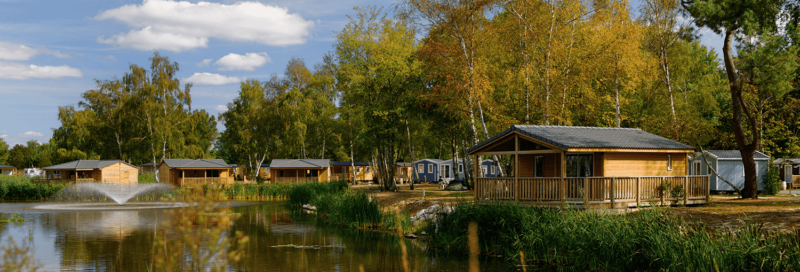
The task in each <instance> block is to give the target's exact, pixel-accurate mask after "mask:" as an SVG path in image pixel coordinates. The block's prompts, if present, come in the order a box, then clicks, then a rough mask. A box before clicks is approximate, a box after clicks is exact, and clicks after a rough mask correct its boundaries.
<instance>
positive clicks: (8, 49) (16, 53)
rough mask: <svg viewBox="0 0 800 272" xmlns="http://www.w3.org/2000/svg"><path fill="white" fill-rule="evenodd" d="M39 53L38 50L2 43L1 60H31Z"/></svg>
mask: <svg viewBox="0 0 800 272" xmlns="http://www.w3.org/2000/svg"><path fill="white" fill-rule="evenodd" d="M38 53H39V52H36V49H33V48H30V47H27V46H24V45H21V44H13V43H7V42H0V59H3V60H29V59H31V57H33V56H35V55H36V54H38Z"/></svg>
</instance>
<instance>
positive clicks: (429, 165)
mask: <svg viewBox="0 0 800 272" xmlns="http://www.w3.org/2000/svg"><path fill="white" fill-rule="evenodd" d="M428 173H429V174H430V173H433V164H428Z"/></svg>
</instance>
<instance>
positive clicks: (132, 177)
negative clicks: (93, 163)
mask: <svg viewBox="0 0 800 272" xmlns="http://www.w3.org/2000/svg"><path fill="white" fill-rule="evenodd" d="M100 170H101V175H102V176H101V178H100V179H101V180H102V182H107V183H122V184H133V183H138V182H139V169H137V168H136V167H133V166H130V165H127V164H124V163H121V162H118V163H115V164H112V165H109V166H106V167H104V168H103V169H100Z"/></svg>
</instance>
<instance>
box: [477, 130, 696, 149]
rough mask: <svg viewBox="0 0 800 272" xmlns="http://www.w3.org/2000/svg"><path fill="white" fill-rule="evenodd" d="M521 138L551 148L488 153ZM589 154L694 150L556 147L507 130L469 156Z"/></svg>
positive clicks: (478, 147)
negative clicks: (514, 138)
mask: <svg viewBox="0 0 800 272" xmlns="http://www.w3.org/2000/svg"><path fill="white" fill-rule="evenodd" d="M515 135H516V136H517V137H519V138H520V139H524V140H527V141H530V142H533V143H535V144H538V145H541V146H543V147H546V148H549V150H548V149H543V150H520V151H486V150H488V149H492V148H494V147H497V146H499V145H501V144H504V143H506V142H507V141H510V140H512V139H513V137H514V136H515ZM561 152H566V153H587V152H637V153H693V152H694V149H644V148H592V147H580V148H568V147H562V146H558V145H555V144H553V143H550V142H547V141H543V140H540V139H537V138H534V137H530V136H528V135H525V134H522V133H519V132H518V131H515V130H507V131H505V132H503V135H501V136H499V137H496V138H495V139H493V140H492V141H489V142H486V143H483V144H481V145H479V146H475V147H473V148H472V149H471V150H470V151H468V152H467V154H469V155H510V154H520V155H522V154H552V153H561Z"/></svg>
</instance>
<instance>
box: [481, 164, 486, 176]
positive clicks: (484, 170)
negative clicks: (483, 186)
mask: <svg viewBox="0 0 800 272" xmlns="http://www.w3.org/2000/svg"><path fill="white" fill-rule="evenodd" d="M481 169H482V170H483V175H486V165H481Z"/></svg>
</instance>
